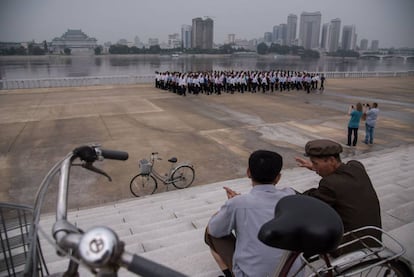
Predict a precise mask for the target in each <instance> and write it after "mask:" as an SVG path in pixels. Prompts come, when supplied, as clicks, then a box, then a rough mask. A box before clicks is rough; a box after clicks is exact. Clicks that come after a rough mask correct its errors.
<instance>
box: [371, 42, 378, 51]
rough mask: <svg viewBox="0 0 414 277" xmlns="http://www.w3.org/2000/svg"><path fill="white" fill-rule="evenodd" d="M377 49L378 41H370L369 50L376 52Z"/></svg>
mask: <svg viewBox="0 0 414 277" xmlns="http://www.w3.org/2000/svg"><path fill="white" fill-rule="evenodd" d="M378 49H379V41H378V40H372V41H371V50H372V51H378Z"/></svg>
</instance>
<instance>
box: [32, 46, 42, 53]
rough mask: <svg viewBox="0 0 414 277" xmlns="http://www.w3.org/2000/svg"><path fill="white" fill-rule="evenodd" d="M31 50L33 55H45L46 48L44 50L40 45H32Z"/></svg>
mask: <svg viewBox="0 0 414 277" xmlns="http://www.w3.org/2000/svg"><path fill="white" fill-rule="evenodd" d="M31 51H32V53H31V54H32V55H44V54H45V50H43V49H42V48H40V47H39V46H34V47H32V49H31Z"/></svg>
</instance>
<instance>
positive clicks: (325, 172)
mask: <svg viewBox="0 0 414 277" xmlns="http://www.w3.org/2000/svg"><path fill="white" fill-rule="evenodd" d="M341 152H342V146H341V145H340V144H339V143H336V142H334V141H331V140H326V139H318V140H312V141H309V142H308V143H307V144H306V146H305V156H308V157H309V160H307V159H303V158H299V157H296V158H295V159H296V162H297V163H298V165H299V166H301V167H306V168H308V169H310V170H313V171H315V172H316V173H317V174H318V175H320V176H321V177H322V179H321V180H320V181H319V186H318V187H317V188H311V189H309V190H307V191H305V192H304V194H306V195H309V196H312V197H316V198H318V199H320V200H322V201H324V202H326V203H327V204H329V205H330V206H331V207H332V208H334V209H335V210H336V212H337V213H338V214H339V215H340V217H341V219H342V222H343V224H344V231H345V232H348V231H351V230H355V229H357V228H360V227H364V226H376V227H379V228H381V211H380V205H379V200H378V197H377V193H376V192H375V189H374V187H373V185H372V183H371V180H370V178H369V176H368V174H367V172H366V170H365V167H364V165H363V164H362V163H360V162H359V161H356V160H351V161H349V162H347V163H343V162H342V161H341V158H340V153H341ZM363 234H370V235H372V236H374V237H375V238H377V239H378V240H381V234H380V232H373V231H371V232H367V233H363ZM371 242H372V241H371ZM370 246H376V245H375V244H372V243H371V244H370ZM362 247H363V246H361V245H359V246H358V245H353V247H350V248H346V249H343V250H342V251H341V253H338V254H342V253H344V252H348V251H351V250H355V249H358V248H362Z"/></svg>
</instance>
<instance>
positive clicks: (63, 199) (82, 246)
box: [24, 146, 184, 277]
mask: <svg viewBox="0 0 414 277" xmlns="http://www.w3.org/2000/svg"><path fill="white" fill-rule="evenodd" d="M78 158H79V159H80V160H81V161H82V163H81V164H73V162H74V161H75V160H76V159H78ZM104 158H107V159H114V160H126V159H128V153H126V152H121V151H112V150H104V149H100V148H99V147H98V146H82V147H78V148H76V149H75V150H74V151H72V152H71V153H69V154H68V155H67V156H66V157H65V158H64V159H62V160H61V161H59V162H57V163H56V164H55V165H54V167H53V168H52V169H51V170H50V171H49V172H48V174H47V175H46V176H45V178H44V179H43V181H42V183H41V185H40V187H39V189H38V192H37V194H36V200H35V205H34V214H33V220H32V221H33V224H32V225H31V226H32V227H31V229H30V232H29V239H30V240H31V242H32V243H31V244H30V248H29V253H28V256H27V258H26V264H25V270H24V276H36V275H33V272H34V271H33V267H34V265H36V264H37V261H36V259H37V258H36V255H35V252H34V251H36V249H37V244H36V243H37V234H38V228H39V226H38V225H39V219H40V210H41V206H42V204H43V199H44V197H45V195H46V193H45V192H46V191H47V189H48V188H49V186H50V184H51V182H52V181H53V179H54V177H55V176H56V175H57V174H60V176H59V181H58V194H57V207H56V222H55V224H54V226H53V228H52V234H53V237H54V240H55V242H56V248H57V250H58V251H57V253H58V254H59V255H61V256H63V255H69V256H70V257H69V259H70V262H69V266H68V269H67V271H66V272H65V273H64V276H78V268H79V264H80V263H82V264H84V265H86V266H87V267H88V268H89V269H90V270H91V272H93V273H95V274H98V276H107V277H109V276H117V272H118V269H119V267H121V266H122V267H125V268H126V269H127V270H129V271H130V272H133V273H136V274H138V275H141V276H154V275H155V276H175V277H184V275H183V274H181V273H179V272H176V271H174V270H172V269H169V268H167V267H165V266H162V265H160V264H157V263H154V262H152V261H150V260H147V259H145V258H142V257H140V256H137V255H135V254H130V253H128V252H126V251H125V250H124V243H123V242H122V241H120V240H119V239H118V236H117V235H116V233H115V232H114V231H112V230H111V229H110V228H107V227H94V228H92V229H90V230H88V231H87V232H83V231H82V230H81V229H79V227H78V226H75V225H73V224H72V223H70V222H69V221H68V220H67V204H68V189H69V177H70V169H71V166H82V167H83V168H86V169H88V170H91V171H93V172H95V173H99V174H102V175H104V176H106V177H107V178H108V179H109V180H111V178H110V177H109V175H108V174H106V173H105V172H104V171H102V170H101V169H98V168H96V167H94V166H93V162H95V161H97V160H103V159H104Z"/></svg>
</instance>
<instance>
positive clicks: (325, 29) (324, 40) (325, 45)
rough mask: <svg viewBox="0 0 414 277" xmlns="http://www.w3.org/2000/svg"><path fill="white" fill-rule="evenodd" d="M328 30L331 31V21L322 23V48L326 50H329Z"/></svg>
mask: <svg viewBox="0 0 414 277" xmlns="http://www.w3.org/2000/svg"><path fill="white" fill-rule="evenodd" d="M328 31H329V23H325V24H323V25H322V34H321V48H322V49H324V50H326V51H327V50H328Z"/></svg>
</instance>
